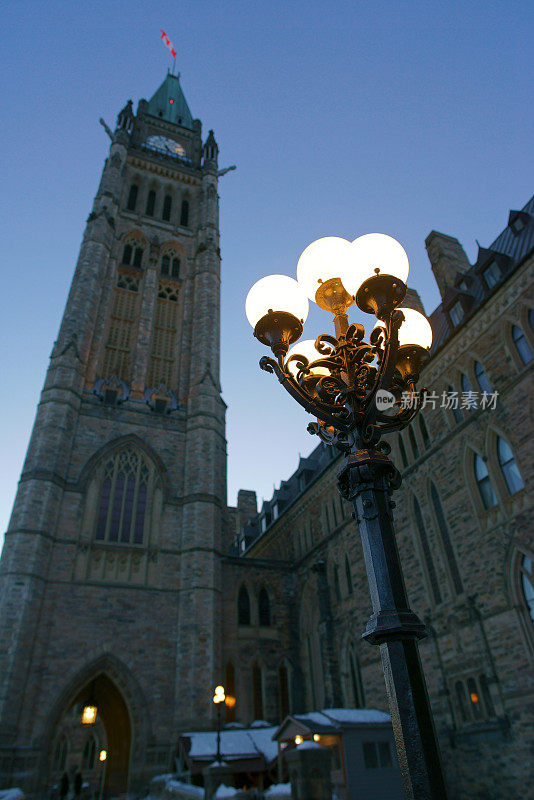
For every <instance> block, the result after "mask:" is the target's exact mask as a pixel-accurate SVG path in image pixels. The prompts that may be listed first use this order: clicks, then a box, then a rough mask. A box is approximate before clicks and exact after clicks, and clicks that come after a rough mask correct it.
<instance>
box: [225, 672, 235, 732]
mask: <svg viewBox="0 0 534 800" xmlns="http://www.w3.org/2000/svg"><path fill="white" fill-rule="evenodd" d="M225 672H226V674H225V690H226V721H227V722H233V721H234V720H235V704H236V693H235V667H234V665H233V663H232V661H228V662H227V664H226V670H225Z"/></svg>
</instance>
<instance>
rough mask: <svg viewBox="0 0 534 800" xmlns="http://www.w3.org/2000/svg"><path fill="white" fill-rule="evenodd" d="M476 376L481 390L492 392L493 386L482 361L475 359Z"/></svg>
mask: <svg viewBox="0 0 534 800" xmlns="http://www.w3.org/2000/svg"><path fill="white" fill-rule="evenodd" d="M475 377H476V379H477V382H478V385H479V386H480V391H481V392H486V393H487V394H491V386H490V383H489V381H488V379H487V377H486V373H485V372H484V367H483V366H482V364H481V363H480V361H475Z"/></svg>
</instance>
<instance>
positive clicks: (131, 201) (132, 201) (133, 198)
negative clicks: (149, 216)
mask: <svg viewBox="0 0 534 800" xmlns="http://www.w3.org/2000/svg"><path fill="white" fill-rule="evenodd" d="M138 192H139V187H138V186H137V184H136V183H132V185H131V186H130V191H129V192H128V202H127V203H126V208H127V210H128V211H135V206H136V205H137V193H138Z"/></svg>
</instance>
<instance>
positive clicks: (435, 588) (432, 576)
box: [413, 497, 441, 603]
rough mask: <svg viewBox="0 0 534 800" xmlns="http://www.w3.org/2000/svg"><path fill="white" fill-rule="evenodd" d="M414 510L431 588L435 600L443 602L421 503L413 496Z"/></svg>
mask: <svg viewBox="0 0 534 800" xmlns="http://www.w3.org/2000/svg"><path fill="white" fill-rule="evenodd" d="M413 512H414V517H415V524H416V525H417V532H418V534H419V541H420V542H421V550H422V551H423V558H424V561H425V566H426V571H427V574H428V581H429V583H430V590H431V592H432V595H433V599H434V602H435V603H441V592H440V588H439V581H438V576H437V573H436V567H435V566H434V560H433V558H432V552H431V550H430V545H429V542H428V536H427V533H426V528H425V523H424V520H423V515H422V513H421V506H420V505H419V503H418V501H417V498H416V497H414V498H413Z"/></svg>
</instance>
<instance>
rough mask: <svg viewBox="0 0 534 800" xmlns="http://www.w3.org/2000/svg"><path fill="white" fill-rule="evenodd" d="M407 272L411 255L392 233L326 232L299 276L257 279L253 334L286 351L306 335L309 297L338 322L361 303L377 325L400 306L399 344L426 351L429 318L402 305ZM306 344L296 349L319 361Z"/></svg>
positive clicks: (251, 306) (251, 307)
mask: <svg viewBox="0 0 534 800" xmlns="http://www.w3.org/2000/svg"><path fill="white" fill-rule="evenodd" d="M408 272H409V263H408V256H407V255H406V252H405V250H404V248H403V247H402V245H401V244H400V243H399V242H398V241H397V240H396V239H394V238H393V237H391V236H387V235H386V234H384V233H367V234H365V235H363V236H359V237H358V238H356V239H354V241H352V242H350V241H349V240H348V239H343V238H341V237H339V236H325V237H323V238H321V239H317V240H316V241H314V242H312V243H311V244H310V245H308V247H306V249H305V250H304V252H303V253H302V255H301V256H300V258H299V260H298V263H297V280H294V279H293V278H289V277H288V276H285V275H270V276H268V277H266V278H262V279H261V280H259V281H258V282H257V283H255V284H254V285H253V286H252V288H251V289H250V291H249V293H248V295H247V299H246V304H245V307H246V315H247V318H248V320H249V322H250V324H251V326H252V328H253V329H254V336H255V337H256V338H257V339H259V341H260V342H262V343H263V344H266V345H268V346H269V347H271V349H272V350H273V352H274V354H275V355H276V356H277V357H278V356H280V355H285V354H286V353H287V351H288V348H289V346H290V345H291V344H293V343H294V342H296V341H298V339H299V338H300V336H301V335H302V331H303V325H304V322H305V321H306V318H307V315H308V299H310V300H312V301H313V302H315V303H317V305H318V306H319V307H320V308H322V309H324V310H325V311H330V312H331V313H332V314H333V315H334V320H336V319H338V318H339V317H343V316H344V315H345V316H346V314H347V310H348V309H349V308H350V306H351V305H353V304H354V303H356V305H357V306H358V307H359V308H360V309H361V310H362V311H364V312H365V313H368V314H374V315H376V317H377V319H378V320H379V322H378V323H377V325H378V326H380V325H381V324H382V322H383V321H387V319H388V318H389V317H390V315H391V313H392V311H393V310H394V309H398V310H399V311H402V313H403V315H404V319H403V321H402V323H401V326H400V328H399V345H400V346H401V347H405V346H411V347H412V348H413V347H418V348H423V349H424V350H427V349H428V348H429V347H430V345H431V343H432V330H431V328H430V324H429V323H428V320H427V319H426V318H425V317H424V315H423V314H420V313H419V312H418V311H415V310H413V309H406V308H402V307H401V305H400V304H401V303H402V301H403V299H404V297H405V296H406V281H407V278H408ZM375 327H376V326H375ZM336 332H338V326H336ZM305 344H306V353H304V352H303V350H302V349H301V348H302V347H303V345H304V343H303V344H302V345H299V347H298V348H297V349H293V351H292V353H293V354H294V353H297V351H298V353H299V354H302V355H306V357H307V359H308V361H313V360H315V358H317V356H318V355H319V354H318V353H317V354H316V355H315V352H314V350H315V348H314V347H310V344H309V342H306V343H305ZM312 344H313V343H312ZM314 355H315V358H313V356H314ZM310 356H312V358H310ZM294 371H295V368H293V369H292V372H294Z"/></svg>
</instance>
